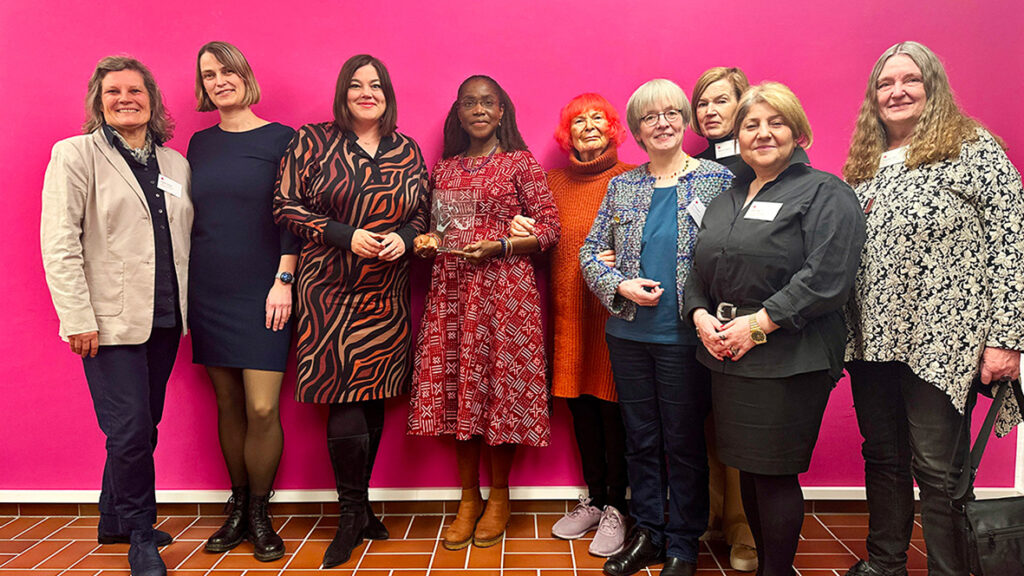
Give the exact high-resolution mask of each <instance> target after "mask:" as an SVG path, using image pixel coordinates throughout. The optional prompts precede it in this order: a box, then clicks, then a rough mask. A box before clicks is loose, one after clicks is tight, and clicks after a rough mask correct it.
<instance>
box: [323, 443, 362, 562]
mask: <svg viewBox="0 0 1024 576" xmlns="http://www.w3.org/2000/svg"><path fill="white" fill-rule="evenodd" d="M369 444H370V438H369V435H368V434H359V435H356V436H347V437H345V438H329V439H328V440H327V450H328V452H330V454H331V466H333V467H334V482H335V484H337V487H338V504H339V507H340V514H339V515H338V531H337V532H335V533H334V539H333V540H331V544H330V545H329V546H328V547H327V550H326V551H324V564H323V567H324V568H333V567H334V566H337V565H338V564H344V563H345V562H348V559H349V558H351V557H352V550H353V549H354V548H355V547H356V546H359V544H361V543H362V542H363V531H364V530H365V529H366V463H367V455H368V454H367V453H368V451H369Z"/></svg>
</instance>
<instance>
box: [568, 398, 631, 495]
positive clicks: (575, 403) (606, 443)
mask: <svg viewBox="0 0 1024 576" xmlns="http://www.w3.org/2000/svg"><path fill="white" fill-rule="evenodd" d="M566 404H568V405H569V411H570V412H571V413H572V426H573V430H574V431H575V433H576V445H577V447H579V450H580V464H581V467H582V468H583V481H584V482H586V483H587V489H588V491H589V492H590V505H591V506H596V507H597V508H601V509H603V508H604V506H605V504H611V505H612V506H614V507H615V508H616V509H617V510H618V511H619V512H622V513H623V514H625V513H626V511H627V507H626V486H628V485H629V481H628V479H627V473H626V429H625V427H624V426H623V425H622V412H621V411H620V410H619V405H618V403H616V402H609V401H607V400H601V399H600V398H596V397H594V396H590V395H586V394H584V395H582V396H580V397H579V398H566Z"/></svg>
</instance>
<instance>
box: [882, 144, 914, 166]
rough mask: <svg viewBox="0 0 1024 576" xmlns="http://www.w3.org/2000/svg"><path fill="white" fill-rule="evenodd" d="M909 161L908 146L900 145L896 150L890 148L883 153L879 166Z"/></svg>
mask: <svg viewBox="0 0 1024 576" xmlns="http://www.w3.org/2000/svg"><path fill="white" fill-rule="evenodd" d="M906 161H907V147H906V146H900V147H899V148H896V149H894V150H889V151H888V152H885V153H883V154H882V158H881V159H880V160H879V161H878V167H879V168H885V167H886V166H892V165H893V164H903V163H904V162H906Z"/></svg>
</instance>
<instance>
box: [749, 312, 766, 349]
mask: <svg viewBox="0 0 1024 576" xmlns="http://www.w3.org/2000/svg"><path fill="white" fill-rule="evenodd" d="M750 339H751V340H753V341H754V344H764V343H765V342H767V341H768V335H767V334H765V333H764V330H762V329H761V325H760V324H758V323H757V315H756V314H751V315H750Z"/></svg>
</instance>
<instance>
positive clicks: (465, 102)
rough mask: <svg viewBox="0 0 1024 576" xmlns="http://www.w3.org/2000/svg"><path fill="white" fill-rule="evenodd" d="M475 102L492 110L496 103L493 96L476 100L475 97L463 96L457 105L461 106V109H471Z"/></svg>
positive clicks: (474, 106)
mask: <svg viewBox="0 0 1024 576" xmlns="http://www.w3.org/2000/svg"><path fill="white" fill-rule="evenodd" d="M477 104H479V105H480V106H483V107H484V108H486V109H488V110H493V109H494V107H495V106H497V105H498V101H497V100H495V99H494V98H484V99H482V100H477V99H476V98H463V99H462V100H459V106H462V109H463V110H472V109H473V108H476V106H477Z"/></svg>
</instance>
